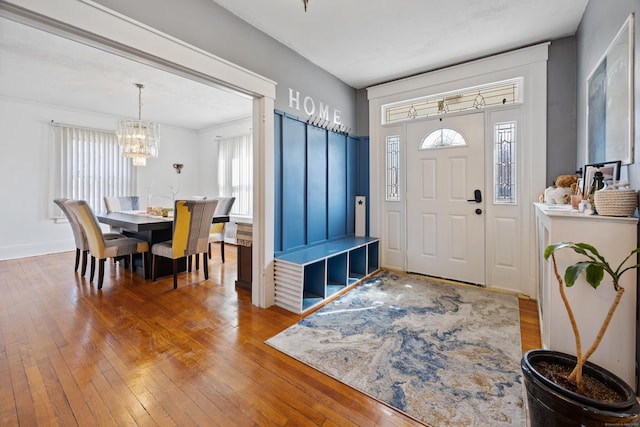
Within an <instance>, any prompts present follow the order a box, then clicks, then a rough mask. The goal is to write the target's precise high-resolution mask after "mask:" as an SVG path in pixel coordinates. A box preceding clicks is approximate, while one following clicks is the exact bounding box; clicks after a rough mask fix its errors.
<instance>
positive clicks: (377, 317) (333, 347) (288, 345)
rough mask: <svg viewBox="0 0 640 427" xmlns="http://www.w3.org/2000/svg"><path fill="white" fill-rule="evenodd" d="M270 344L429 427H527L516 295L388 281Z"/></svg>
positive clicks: (386, 277) (400, 278)
mask: <svg viewBox="0 0 640 427" xmlns="http://www.w3.org/2000/svg"><path fill="white" fill-rule="evenodd" d="M267 344H269V345H271V346H272V347H274V348H276V349H278V350H280V351H282V352H283V353H285V354H287V355H289V356H291V357H293V358H295V359H297V360H299V361H301V362H303V363H306V364H308V365H309V366H311V367H313V368H315V369H317V370H319V371H321V372H323V373H325V374H327V375H329V376H331V377H333V378H335V379H337V380H338V381H341V382H343V383H345V384H347V385H349V386H351V387H353V388H355V389H357V390H359V391H361V392H363V393H365V394H367V395H369V396H371V397H373V398H375V399H377V400H379V401H381V402H383V403H385V404H387V405H389V406H391V407H393V408H396V409H397V410H399V411H401V412H403V413H405V414H406V415H408V416H410V417H412V418H414V419H416V420H418V421H420V422H422V423H424V424H426V425H429V426H433V427H440V426H523V425H525V424H526V422H525V411H524V402H523V388H522V375H521V372H520V359H521V357H522V351H521V344H520V326H519V311H518V300H517V297H516V296H515V295H510V294H505V293H500V292H492V291H489V290H486V289H482V288H478V287H473V286H465V285H456V284H451V283H446V282H444V281H439V280H435V279H429V278H425V277H422V276H417V275H407V274H399V273H394V272H388V271H383V272H381V273H379V274H378V275H376V276H374V277H373V278H372V279H370V280H368V281H365V282H363V283H362V284H360V285H359V286H358V287H356V288H354V289H353V290H351V291H349V292H347V293H346V294H345V295H343V296H342V297H340V298H338V299H336V300H335V301H333V302H331V303H329V304H327V305H326V306H325V307H323V308H322V309H320V310H318V311H316V312H315V313H313V314H311V315H309V316H308V317H306V318H305V319H303V320H301V321H300V322H298V323H297V324H295V325H294V326H292V327H290V328H288V329H286V330H285V331H283V332H281V333H279V334H278V335H276V336H275V337H273V338H270V339H269V340H267Z"/></svg>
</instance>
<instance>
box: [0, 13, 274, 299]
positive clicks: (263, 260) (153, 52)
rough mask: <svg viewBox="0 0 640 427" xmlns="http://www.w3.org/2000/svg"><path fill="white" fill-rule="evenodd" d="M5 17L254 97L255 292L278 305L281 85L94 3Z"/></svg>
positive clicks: (255, 295) (261, 297)
mask: <svg viewBox="0 0 640 427" xmlns="http://www.w3.org/2000/svg"><path fill="white" fill-rule="evenodd" d="M0 15H2V16H5V17H7V18H9V19H13V20H16V21H18V22H22V23H25V24H27V25H31V26H35V27H38V28H42V29H46V30H47V31H51V32H54V33H56V34H59V35H62V36H64V37H67V38H69V39H72V40H77V41H81V42H83V43H85V44H89V45H93V46H100V47H101V48H102V49H105V50H109V51H111V52H113V53H117V54H119V55H122V56H127V57H130V58H135V59H136V60H138V61H141V62H144V63H148V64H153V65H154V66H157V67H160V68H164V69H172V70H173V71H175V72H177V73H178V74H183V75H191V76H192V77H194V78H196V79H199V80H200V81H203V82H205V83H207V84H211V85H220V86H222V87H228V88H232V89H234V90H237V91H239V92H243V93H245V94H247V95H250V96H252V97H253V99H254V101H253V141H254V150H253V153H254V159H253V164H254V168H255V171H254V175H253V186H254V187H253V188H254V191H253V209H254V217H253V237H254V238H253V264H252V272H253V290H252V297H251V301H252V303H253V304H254V305H257V306H259V307H269V306H271V305H273V303H274V284H273V233H274V227H273V224H274V218H273V212H274V210H273V208H274V182H273V179H274V178H273V177H274V158H273V156H274V154H273V153H274V117H273V114H274V100H275V97H276V83H275V82H274V81H272V80H270V79H267V78H265V77H262V76H260V75H258V74H256V73H254V72H252V71H249V70H246V69H244V68H242V67H239V66H237V65H235V64H233V63H231V62H229V61H226V60H224V59H222V58H219V57H217V56H215V55H213V54H211V53H209V52H206V51H204V50H202V49H199V48H197V47H195V46H192V45H189V44H187V43H185V42H183V41H181V40H178V39H176V38H174V37H172V36H170V35H167V34H164V33H162V32H160V31H158V30H156V29H154V28H151V27H149V26H147V25H145V24H142V23H140V22H138V21H135V20H133V19H131V18H129V17H127V16H124V15H122V14H120V13H117V12H114V11H112V10H110V9H108V8H106V7H104V6H102V5H100V4H98V3H95V2H93V1H90V0H56V1H51V0H13V1H4V0H2V1H0Z"/></svg>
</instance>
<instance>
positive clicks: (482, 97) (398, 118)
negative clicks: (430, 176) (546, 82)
mask: <svg viewBox="0 0 640 427" xmlns="http://www.w3.org/2000/svg"><path fill="white" fill-rule="evenodd" d="M521 84H522V78H517V79H511V80H505V81H500V82H493V83H488V84H484V85H480V86H474V87H469V88H463V89H459V90H457V91H453V92H446V93H439V94H435V95H429V96H425V97H421V98H414V99H407V100H403V101H399V102H394V103H391V104H385V105H383V106H382V124H389V123H396V122H402V121H407V120H414V119H419V118H424V117H429V116H434V115H438V114H445V113H453V112H459V111H467V110H479V109H483V108H487V107H494V106H500V105H507V104H519V103H521V102H522V94H521V91H520V86H521Z"/></svg>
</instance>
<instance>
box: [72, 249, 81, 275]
mask: <svg viewBox="0 0 640 427" xmlns="http://www.w3.org/2000/svg"><path fill="white" fill-rule="evenodd" d="M80 252H82V251H81V250H80V248H76V265H75V266H74V268H73V271H78V266H79V265H80Z"/></svg>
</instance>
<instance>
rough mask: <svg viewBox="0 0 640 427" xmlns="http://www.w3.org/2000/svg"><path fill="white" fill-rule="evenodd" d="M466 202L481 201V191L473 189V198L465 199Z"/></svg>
mask: <svg viewBox="0 0 640 427" xmlns="http://www.w3.org/2000/svg"><path fill="white" fill-rule="evenodd" d="M467 202H476V203H482V191H480V190H475V191H474V192H473V199H470V200H467Z"/></svg>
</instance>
